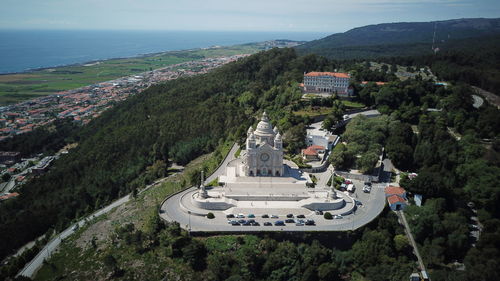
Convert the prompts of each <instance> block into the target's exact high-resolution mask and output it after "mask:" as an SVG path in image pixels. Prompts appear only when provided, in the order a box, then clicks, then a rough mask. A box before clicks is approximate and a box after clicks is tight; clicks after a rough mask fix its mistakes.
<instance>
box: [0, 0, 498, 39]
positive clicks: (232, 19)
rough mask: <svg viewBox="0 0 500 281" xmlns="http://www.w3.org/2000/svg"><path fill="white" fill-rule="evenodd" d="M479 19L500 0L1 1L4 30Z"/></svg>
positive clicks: (325, 28) (296, 26)
mask: <svg viewBox="0 0 500 281" xmlns="http://www.w3.org/2000/svg"><path fill="white" fill-rule="evenodd" d="M476 17H485V18H498V17H500V0H344V1H340V0H175V1H172V0H1V8H0V29H70V30H71V29H87V30H95V29H98V30H201V31H203V30H207V31H283V32H313V31H314V32H344V31H347V30H349V29H351V28H354V27H359V26H364V25H368V24H377V23H386V22H401V21H432V20H446V19H455V18H476Z"/></svg>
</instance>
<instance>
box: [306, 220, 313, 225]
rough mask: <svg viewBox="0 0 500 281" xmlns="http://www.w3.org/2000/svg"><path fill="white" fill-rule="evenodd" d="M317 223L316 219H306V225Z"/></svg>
mask: <svg viewBox="0 0 500 281" xmlns="http://www.w3.org/2000/svg"><path fill="white" fill-rule="evenodd" d="M315 224H316V223H315V222H314V220H306V223H305V225H315Z"/></svg>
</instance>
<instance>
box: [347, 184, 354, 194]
mask: <svg viewBox="0 0 500 281" xmlns="http://www.w3.org/2000/svg"><path fill="white" fill-rule="evenodd" d="M355 190H356V187H355V186H354V184H352V183H351V184H348V185H347V191H348V192H354V191H355Z"/></svg>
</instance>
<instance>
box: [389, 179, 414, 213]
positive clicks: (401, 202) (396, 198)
mask: <svg viewBox="0 0 500 281" xmlns="http://www.w3.org/2000/svg"><path fill="white" fill-rule="evenodd" d="M385 198H386V199H387V203H388V204H389V207H390V208H391V210H393V211H398V210H404V208H406V206H407V205H408V203H407V202H406V190H405V189H404V188H402V187H399V186H392V185H390V186H388V187H386V188H385Z"/></svg>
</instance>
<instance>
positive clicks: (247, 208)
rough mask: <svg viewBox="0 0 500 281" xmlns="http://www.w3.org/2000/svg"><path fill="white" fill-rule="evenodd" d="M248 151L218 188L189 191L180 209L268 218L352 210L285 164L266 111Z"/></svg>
mask: <svg viewBox="0 0 500 281" xmlns="http://www.w3.org/2000/svg"><path fill="white" fill-rule="evenodd" d="M245 148H246V149H245V150H243V151H242V153H241V155H240V156H239V157H238V158H235V159H233V160H232V161H230V162H229V163H228V164H227V166H226V168H225V175H221V176H220V177H219V179H218V183H219V186H216V187H210V188H209V187H205V186H204V184H201V185H200V187H199V188H198V189H197V190H194V191H193V192H190V193H186V194H185V196H183V198H181V202H180V204H181V209H183V210H184V211H186V212H189V213H190V214H195V213H200V214H201V213H203V210H206V211H212V210H217V211H223V212H224V213H227V214H231V213H245V212H246V213H254V214H270V213H279V210H287V211H290V212H291V211H293V210H295V212H299V213H304V212H305V211H307V210H309V211H315V210H321V211H327V210H338V209H343V208H345V207H348V206H346V202H349V201H352V198H348V197H346V196H345V195H344V194H342V193H339V194H337V192H335V190H334V189H333V188H330V187H316V188H311V187H309V186H310V185H309V184H310V183H311V179H310V177H309V175H308V174H307V173H303V172H302V171H300V170H299V169H298V168H297V167H296V165H295V164H294V163H293V162H290V161H287V160H285V161H284V160H283V142H282V137H281V134H280V133H279V131H278V129H277V128H276V127H274V129H273V127H272V125H271V123H270V121H269V118H268V116H267V114H266V113H264V114H263V115H262V117H261V119H260V122H259V123H258V125H257V127H256V129H255V130H254V129H253V128H252V127H250V128H249V129H248V132H247V140H246V147H245ZM308 183H309V184H308ZM351 203H352V202H351ZM306 209H307V210H306ZM205 213H206V212H205Z"/></svg>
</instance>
